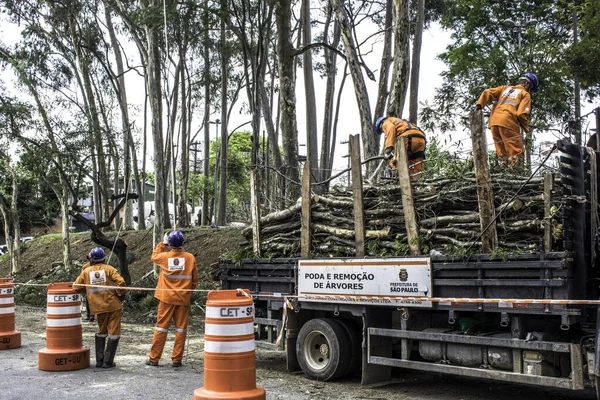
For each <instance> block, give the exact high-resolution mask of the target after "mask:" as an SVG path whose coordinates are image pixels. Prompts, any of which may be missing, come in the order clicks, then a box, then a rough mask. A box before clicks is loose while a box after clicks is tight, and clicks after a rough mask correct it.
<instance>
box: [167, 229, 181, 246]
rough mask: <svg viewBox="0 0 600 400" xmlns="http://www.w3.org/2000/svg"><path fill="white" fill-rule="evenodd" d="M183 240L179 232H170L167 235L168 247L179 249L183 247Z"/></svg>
mask: <svg viewBox="0 0 600 400" xmlns="http://www.w3.org/2000/svg"><path fill="white" fill-rule="evenodd" d="M184 242H185V239H184V237H183V233H181V231H171V232H170V233H169V246H171V247H175V248H180V247H182V246H183V243H184Z"/></svg>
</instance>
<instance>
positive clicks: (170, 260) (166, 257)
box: [146, 231, 198, 368]
mask: <svg viewBox="0 0 600 400" xmlns="http://www.w3.org/2000/svg"><path fill="white" fill-rule="evenodd" d="M184 242H185V239H184V237H183V233H181V231H171V232H170V233H168V234H166V233H165V236H164V238H163V242H162V243H159V244H157V245H156V248H155V249H154V252H153V253H152V262H153V263H155V264H156V265H158V266H159V267H160V275H159V277H158V284H157V286H156V289H157V290H156V292H155V294H154V297H156V298H157V299H158V300H159V301H160V302H159V303H158V315H157V317H156V319H157V321H156V326H155V328H154V337H153V338H152V348H151V349H150V357H149V360H148V361H146V365H150V366H153V367H156V366H158V361H159V360H160V357H161V356H162V352H163V349H164V347H165V342H166V341H167V334H168V332H169V327H170V326H171V320H173V322H174V324H175V330H176V332H175V343H174V344H173V354H172V355H171V360H172V361H173V364H172V366H173V367H176V368H177V367H181V365H182V363H181V361H182V360H183V351H184V349H185V338H186V336H187V327H188V316H189V313H190V300H191V297H192V292H191V291H190V290H192V289H195V288H196V286H197V285H198V269H197V268H196V258H195V257H194V256H193V255H192V254H190V253H187V252H185V251H183V248H182V247H183V243H184ZM167 245H169V246H171V247H172V250H171V251H167Z"/></svg>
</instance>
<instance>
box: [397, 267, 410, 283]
mask: <svg viewBox="0 0 600 400" xmlns="http://www.w3.org/2000/svg"><path fill="white" fill-rule="evenodd" d="M398 278H400V281H401V282H406V281H407V280H408V271H407V270H406V269H405V268H402V269H401V270H400V273H399V274H398Z"/></svg>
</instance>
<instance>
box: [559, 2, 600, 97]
mask: <svg viewBox="0 0 600 400" xmlns="http://www.w3.org/2000/svg"><path fill="white" fill-rule="evenodd" d="M578 16H579V26H580V29H581V37H580V39H579V42H578V43H577V44H573V45H572V46H571V47H570V48H569V49H568V50H567V57H566V58H567V61H568V63H569V70H570V72H571V73H572V74H573V75H574V76H576V77H577V78H579V80H580V83H581V86H582V87H583V88H587V89H588V94H590V95H592V96H597V95H598V94H600V67H599V66H600V2H598V1H597V0H586V1H585V2H584V3H583V4H582V6H581V7H580V8H579V10H578Z"/></svg>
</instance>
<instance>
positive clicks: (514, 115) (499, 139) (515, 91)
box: [475, 73, 539, 167]
mask: <svg viewBox="0 0 600 400" xmlns="http://www.w3.org/2000/svg"><path fill="white" fill-rule="evenodd" d="M538 86H539V80H538V77H537V76H536V75H535V74H533V73H526V74H525V75H523V76H521V77H520V78H519V79H518V81H517V84H516V85H514V86H506V85H505V86H498V87H495V88H490V89H486V90H484V91H483V93H481V96H480V97H479V100H478V101H477V105H476V106H475V110H481V109H482V108H483V107H485V106H486V105H487V104H488V103H489V102H490V101H493V102H494V105H493V106H492V111H491V112H490V119H489V123H488V126H489V128H490V130H491V131H492V137H493V138H494V144H495V146H496V154H497V155H498V161H499V162H500V163H501V164H503V165H506V166H510V167H515V166H519V165H523V155H524V154H525V149H524V148H523V136H522V135H521V129H523V130H524V131H525V132H527V133H528V132H529V130H530V127H529V113H530V111H531V95H530V93H531V94H533V93H536V92H537V91H538Z"/></svg>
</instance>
